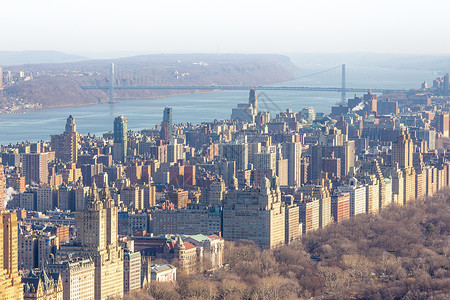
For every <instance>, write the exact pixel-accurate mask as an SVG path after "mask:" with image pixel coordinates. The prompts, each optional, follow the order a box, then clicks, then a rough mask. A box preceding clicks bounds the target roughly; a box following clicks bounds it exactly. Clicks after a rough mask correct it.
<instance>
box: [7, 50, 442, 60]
mask: <svg viewBox="0 0 450 300" xmlns="http://www.w3.org/2000/svg"><path fill="white" fill-rule="evenodd" d="M0 52H9V53H26V52H29V53H50V52H55V53H61V54H66V55H73V56H80V57H84V58H87V59H119V58H125V57H133V56H145V55H189V54H208V55H210V54H217V55H228V54H242V55H284V56H292V55H317V56H320V55H331V56H333V55H353V54H357V55H380V56H381V55H386V56H405V57H415V56H431V57H447V56H449V57H450V52H449V53H439V52H436V53H420V52H417V53H408V52H405V53H402V52H376V51H372V52H371V51H340V52H339V51H336V52H331V51H330V52H306V51H305V52H244V51H241V52H239V51H236V52H219V53H217V52H200V51H197V52H196V51H193V52H177V51H173V52H170V51H168V52H152V51H120V50H117V51H106V52H105V51H72V52H71V51H60V50H52V49H46V50H31V49H25V50H3V49H0Z"/></svg>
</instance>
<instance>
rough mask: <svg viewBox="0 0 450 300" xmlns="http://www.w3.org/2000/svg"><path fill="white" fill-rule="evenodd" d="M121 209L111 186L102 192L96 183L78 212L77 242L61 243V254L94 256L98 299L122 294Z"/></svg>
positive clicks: (63, 255) (95, 284)
mask: <svg viewBox="0 0 450 300" xmlns="http://www.w3.org/2000/svg"><path fill="white" fill-rule="evenodd" d="M117 225H118V208H117V206H115V205H114V200H113V199H111V195H110V193H109V188H108V187H107V186H106V187H105V188H104V189H103V192H102V195H99V193H98V191H97V186H96V185H95V182H94V184H93V186H92V187H91V190H90V196H89V200H88V202H87V204H86V208H85V209H84V210H81V211H78V212H77V215H76V229H77V234H78V235H77V243H76V244H68V245H65V246H61V248H60V251H59V255H60V256H62V257H68V256H70V255H72V256H79V257H84V258H91V259H92V260H93V261H94V266H95V280H94V286H95V299H107V298H108V297H117V296H119V297H121V296H122V295H123V249H122V248H121V247H120V246H119V243H118V240H117V239H118V237H117Z"/></svg>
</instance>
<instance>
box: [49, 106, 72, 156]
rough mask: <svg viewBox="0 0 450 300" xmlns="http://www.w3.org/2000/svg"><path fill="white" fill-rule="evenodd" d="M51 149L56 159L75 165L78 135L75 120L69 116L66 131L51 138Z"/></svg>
mask: <svg viewBox="0 0 450 300" xmlns="http://www.w3.org/2000/svg"><path fill="white" fill-rule="evenodd" d="M51 145H52V149H53V150H54V151H55V157H56V159H60V160H61V161H62V162H63V163H68V162H72V163H76V162H77V158H78V133H77V126H76V124H75V120H74V118H73V117H72V115H70V116H69V117H68V118H67V122H66V129H65V131H64V133H63V134H59V135H52V136H51Z"/></svg>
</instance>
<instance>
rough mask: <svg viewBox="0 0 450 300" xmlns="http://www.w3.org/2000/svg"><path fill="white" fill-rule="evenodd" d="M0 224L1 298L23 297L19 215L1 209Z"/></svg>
mask: <svg viewBox="0 0 450 300" xmlns="http://www.w3.org/2000/svg"><path fill="white" fill-rule="evenodd" d="M0 217H1V224H0V245H2V246H1V248H0V299H23V284H22V283H21V278H20V276H19V261H18V246H19V241H18V232H17V215H16V213H13V212H10V211H1V212H0Z"/></svg>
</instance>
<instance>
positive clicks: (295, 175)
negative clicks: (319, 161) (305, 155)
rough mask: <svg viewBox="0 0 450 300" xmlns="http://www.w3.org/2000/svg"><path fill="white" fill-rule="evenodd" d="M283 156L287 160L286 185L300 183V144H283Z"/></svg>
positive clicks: (297, 184) (298, 184)
mask: <svg viewBox="0 0 450 300" xmlns="http://www.w3.org/2000/svg"><path fill="white" fill-rule="evenodd" d="M282 150H283V157H284V158H286V159H287V160H288V185H290V186H300V185H301V170H302V168H301V159H302V144H301V143H299V142H296V143H286V144H284V145H283V149H282Z"/></svg>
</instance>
